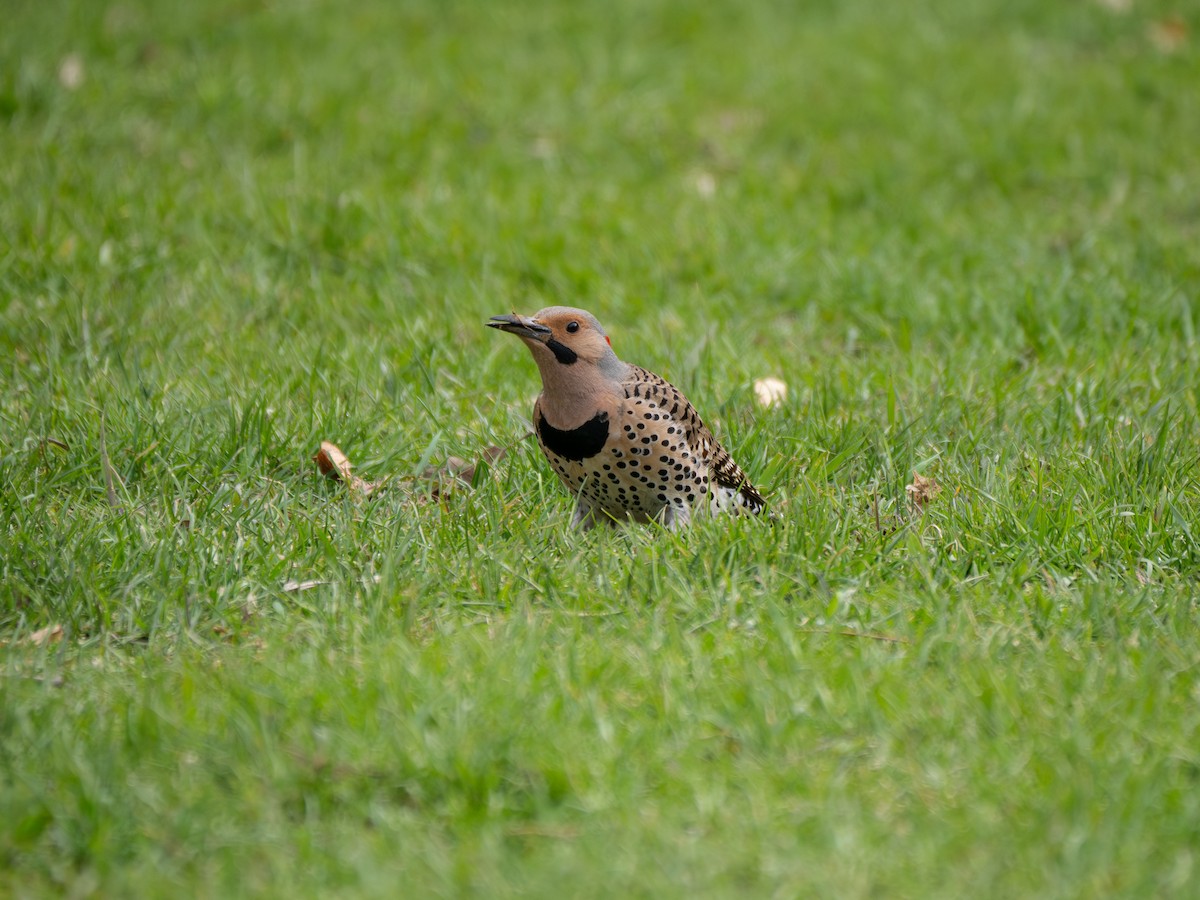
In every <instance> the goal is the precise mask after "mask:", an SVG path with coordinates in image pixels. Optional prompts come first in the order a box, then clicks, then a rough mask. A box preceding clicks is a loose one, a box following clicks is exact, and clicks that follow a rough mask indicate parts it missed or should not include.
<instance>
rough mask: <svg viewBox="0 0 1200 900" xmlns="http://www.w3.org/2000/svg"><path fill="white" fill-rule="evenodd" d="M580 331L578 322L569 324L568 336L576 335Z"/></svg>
mask: <svg viewBox="0 0 1200 900" xmlns="http://www.w3.org/2000/svg"><path fill="white" fill-rule="evenodd" d="M578 330H579V323H578V322H568V323H567V334H574V333H575V332H577V331H578Z"/></svg>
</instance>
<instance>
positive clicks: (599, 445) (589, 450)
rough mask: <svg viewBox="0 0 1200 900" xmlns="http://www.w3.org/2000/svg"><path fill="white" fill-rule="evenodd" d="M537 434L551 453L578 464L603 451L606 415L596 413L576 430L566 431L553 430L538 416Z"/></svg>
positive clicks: (606, 431) (606, 433) (605, 439)
mask: <svg viewBox="0 0 1200 900" xmlns="http://www.w3.org/2000/svg"><path fill="white" fill-rule="evenodd" d="M537 432H538V437H539V438H541V440H542V443H543V444H544V445H545V447H546V449H547V450H549V451H550V452H551V453H553V454H555V455H556V456H562V457H564V458H566V459H572V460H575V461H576V462H579V461H580V460H584V459H588V458H590V457H593V456H595V455H596V454H597V453H599V452H600V451H601V450H603V449H604V443H605V441H607V440H608V413H606V412H602V413H597V414H596V415H595V416H594V417H593V418H591V419H588V420H587V421H586V422H584V423H583V424H582V425H580V426H579V427H578V428H571V429H568V430H566V431H561V430H559V429H557V428H555V427H554V426H553V425H551V424H550V423H549V422H547V421H546V419H545V417H544V416H541V415H539V416H538V420H537Z"/></svg>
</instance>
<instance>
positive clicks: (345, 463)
mask: <svg viewBox="0 0 1200 900" xmlns="http://www.w3.org/2000/svg"><path fill="white" fill-rule="evenodd" d="M313 462H315V463H316V464H317V468H318V469H320V470H321V474H322V475H324V476H325V477H326V478H332V479H333V480H334V481H340V482H342V483H343V484H345V485H346V487H348V488H350V490H352V491H359V492H361V493H363V494H370V493H371V492H372V491H375V490H377V489H378V488H380V487H382V486H383V482H381V481H367V480H366V479H365V478H359V477H358V476H357V475H355V474H354V472H353V469H354V465H353V463H351V462H350V460H349V459H348V458H347V457H346V454H345V453H343V452H342V451H341V449H340V448H339V447H338V446H337V444H333V443H331V442H329V441H321V446H320V447H319V448H318V449H317V452H316V454H315V455H314V456H313Z"/></svg>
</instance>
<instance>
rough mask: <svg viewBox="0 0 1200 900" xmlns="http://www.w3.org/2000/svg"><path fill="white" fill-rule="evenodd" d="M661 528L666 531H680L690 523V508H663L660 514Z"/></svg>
mask: <svg viewBox="0 0 1200 900" xmlns="http://www.w3.org/2000/svg"><path fill="white" fill-rule="evenodd" d="M660 516H661V518H662V523H663V527H664V528H666V529H667V530H668V531H681V530H682V529H684V528H687V527H688V524H689V523H690V522H691V521H692V508H691V507H690V506H671V505H668V506H664V507H663V509H662V512H661V513H660Z"/></svg>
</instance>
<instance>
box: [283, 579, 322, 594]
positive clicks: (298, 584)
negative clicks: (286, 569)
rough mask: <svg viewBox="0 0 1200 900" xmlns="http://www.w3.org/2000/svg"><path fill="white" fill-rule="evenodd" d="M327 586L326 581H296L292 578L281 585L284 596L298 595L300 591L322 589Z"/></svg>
mask: <svg viewBox="0 0 1200 900" xmlns="http://www.w3.org/2000/svg"><path fill="white" fill-rule="evenodd" d="M326 584H329V582H328V581H316V580H312V581H296V580H295V579H294V578H293V579H290V580H288V581H285V582H284V583H283V591H284V593H285V594H298V593H300V592H301V591H311V590H312V589H313V588H318V587H322V586H323V585H326Z"/></svg>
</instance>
